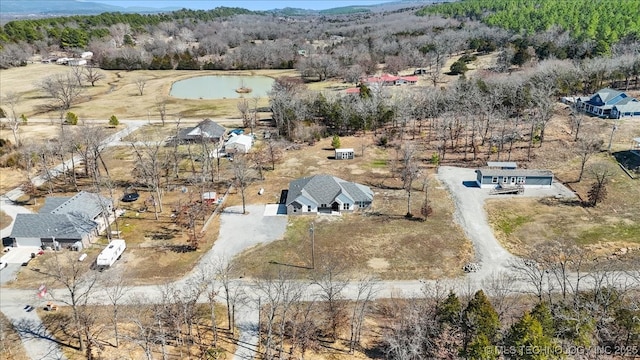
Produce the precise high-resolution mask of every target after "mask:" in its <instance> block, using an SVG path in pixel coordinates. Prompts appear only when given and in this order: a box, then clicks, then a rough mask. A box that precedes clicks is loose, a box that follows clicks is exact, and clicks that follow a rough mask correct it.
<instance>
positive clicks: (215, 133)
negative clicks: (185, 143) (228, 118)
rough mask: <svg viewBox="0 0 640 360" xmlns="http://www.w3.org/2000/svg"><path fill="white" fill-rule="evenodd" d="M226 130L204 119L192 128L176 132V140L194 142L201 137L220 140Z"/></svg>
mask: <svg viewBox="0 0 640 360" xmlns="http://www.w3.org/2000/svg"><path fill="white" fill-rule="evenodd" d="M226 132H227V129H226V128H225V127H224V126H222V125H220V124H218V123H216V122H215V121H213V120H211V119H205V120H203V121H201V122H200V123H199V124H198V125H196V126H194V127H192V128H186V129H182V130H180V131H179V132H178V138H179V139H183V140H194V139H197V138H200V137H201V136H202V137H203V138H205V139H218V138H222V137H223V136H224V134H225V133H226Z"/></svg>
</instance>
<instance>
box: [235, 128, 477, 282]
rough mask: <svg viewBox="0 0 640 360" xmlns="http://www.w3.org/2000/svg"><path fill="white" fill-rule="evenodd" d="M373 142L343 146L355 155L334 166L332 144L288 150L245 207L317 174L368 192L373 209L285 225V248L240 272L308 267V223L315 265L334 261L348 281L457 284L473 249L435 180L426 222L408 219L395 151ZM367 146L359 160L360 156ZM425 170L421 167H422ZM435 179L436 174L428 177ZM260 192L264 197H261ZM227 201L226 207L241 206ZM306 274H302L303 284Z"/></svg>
mask: <svg viewBox="0 0 640 360" xmlns="http://www.w3.org/2000/svg"><path fill="white" fill-rule="evenodd" d="M372 141H373V136H372V135H367V136H359V137H344V138H341V143H342V144H341V145H342V146H343V147H353V148H355V149H356V153H357V157H356V158H355V159H354V160H349V161H336V160H331V159H329V157H332V156H333V150H332V149H330V148H331V146H330V143H331V139H323V140H321V141H319V142H317V143H316V144H314V145H313V146H308V145H302V146H301V148H300V150H289V151H287V153H286V160H285V161H284V162H283V163H282V164H279V165H277V166H276V170H275V171H274V172H268V173H267V179H266V180H265V181H257V182H255V183H254V184H252V185H251V186H250V187H249V189H248V190H247V194H248V195H247V199H248V200H247V202H248V203H275V202H277V200H278V199H279V197H280V191H281V190H282V189H286V188H287V187H288V183H289V181H291V180H293V179H296V178H299V177H304V176H310V175H314V174H320V173H325V174H332V175H334V176H338V177H341V178H343V179H345V180H350V181H356V182H360V183H363V184H367V185H369V186H371V187H372V189H373V190H374V193H375V197H374V201H373V207H372V209H371V210H370V211H367V212H365V213H355V214H349V215H343V216H317V217H316V216H299V217H290V218H289V227H288V229H287V233H286V234H285V238H284V240H282V241H276V242H274V243H271V244H268V245H265V246H257V247H255V248H253V249H250V250H248V251H247V252H245V253H244V254H242V255H240V256H239V257H238V259H237V264H238V267H239V268H240V269H242V271H243V274H244V275H246V276H258V275H260V274H262V273H265V272H267V271H268V270H270V269H272V268H273V267H274V266H276V265H274V264H272V262H276V263H280V264H286V265H293V266H296V267H305V266H309V265H310V257H311V256H310V236H309V227H310V223H311V222H314V227H315V246H316V261H317V262H322V261H329V260H330V261H334V262H337V263H339V264H341V265H343V266H344V267H345V268H346V271H347V272H348V273H349V274H350V275H356V274H363V273H371V274H375V275H377V276H379V277H381V278H384V279H415V278H437V277H442V276H456V275H460V274H461V273H462V271H461V268H462V265H463V264H464V263H465V262H467V261H469V259H470V258H471V256H472V254H471V253H472V249H471V244H470V243H469V242H468V241H467V240H466V239H465V236H464V234H463V232H462V230H461V229H460V228H459V227H458V226H457V225H456V224H454V223H453V222H452V221H451V219H452V214H453V211H454V208H453V203H452V201H451V200H450V198H449V194H448V193H447V192H446V190H443V189H442V188H441V187H440V184H439V183H438V181H437V180H436V179H435V178H434V176H433V175H431V176H430V180H429V196H430V202H431V205H432V207H433V209H434V212H433V215H432V216H430V217H429V218H428V219H426V220H425V221H422V220H421V219H412V220H409V219H406V218H405V217H404V215H405V214H406V212H407V205H406V203H407V195H406V192H405V191H404V190H402V188H401V183H400V181H399V179H397V178H395V177H394V176H393V175H392V174H391V172H390V168H391V166H392V165H391V164H392V162H393V161H392V159H394V157H395V151H393V150H386V149H382V148H378V147H375V146H374V145H373V143H372ZM363 145H364V147H365V149H364V156H362V155H361V150H362V146H363ZM425 169H426V166H425ZM426 171H429V173H430V174H433V169H431V170H426ZM419 183H420V181H416V183H414V185H415V188H416V190H414V192H413V196H412V212H413V213H414V214H416V215H418V216H419V214H420V206H421V204H422V202H423V199H424V193H423V192H421V191H419V190H418V189H419V188H420V187H421V184H419ZM260 188H264V190H265V192H264V195H258V190H259V189H260ZM238 198H239V197H238V196H235V197H232V198H231V199H230V200H231V201H230V202H229V204H239V199H238ZM307 272H308V270H307V269H301V270H300V269H299V276H306V275H307Z"/></svg>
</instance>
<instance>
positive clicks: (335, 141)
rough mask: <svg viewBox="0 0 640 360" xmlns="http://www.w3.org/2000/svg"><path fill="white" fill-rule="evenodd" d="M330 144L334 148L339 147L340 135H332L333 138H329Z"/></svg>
mask: <svg viewBox="0 0 640 360" xmlns="http://www.w3.org/2000/svg"><path fill="white" fill-rule="evenodd" d="M331 146H332V147H333V148H334V149H338V148H340V137H339V136H338V135H333V139H331Z"/></svg>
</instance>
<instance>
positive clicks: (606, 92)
mask: <svg viewBox="0 0 640 360" xmlns="http://www.w3.org/2000/svg"><path fill="white" fill-rule="evenodd" d="M620 94H622V91H618V90H614V89H610V88H604V89H601V90H600V91H598V92H597V93H596V95H600V99H602V101H603V102H604V103H605V104H606V103H607V102H608V101H609V100H611V99H613V98H615V97H616V96H618V95H620Z"/></svg>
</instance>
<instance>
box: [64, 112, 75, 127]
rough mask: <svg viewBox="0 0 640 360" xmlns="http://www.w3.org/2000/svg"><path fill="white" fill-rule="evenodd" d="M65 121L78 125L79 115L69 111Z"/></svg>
mask: <svg viewBox="0 0 640 360" xmlns="http://www.w3.org/2000/svg"><path fill="white" fill-rule="evenodd" d="M64 122H65V123H66V124H69V125H78V115H76V114H74V113H72V112H71V111H69V112H68V113H67V115H66V116H65V120H64Z"/></svg>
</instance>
